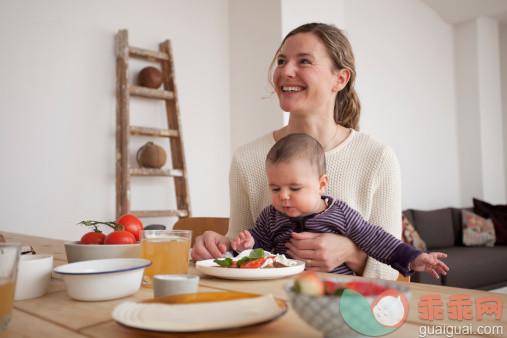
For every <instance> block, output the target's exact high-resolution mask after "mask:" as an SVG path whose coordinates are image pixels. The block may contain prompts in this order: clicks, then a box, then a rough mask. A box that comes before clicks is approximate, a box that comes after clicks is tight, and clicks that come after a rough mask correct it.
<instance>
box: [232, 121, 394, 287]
mask: <svg viewBox="0 0 507 338" xmlns="http://www.w3.org/2000/svg"><path fill="white" fill-rule="evenodd" d="M274 144H275V140H274V138H273V133H269V134H267V135H265V136H262V137H260V138H258V139H257V140H254V141H252V142H250V143H248V144H246V145H244V146H241V147H240V148H238V149H237V150H236V152H235V153H234V156H233V158H232V163H231V169H230V174H229V186H230V197H231V215H230V221H229V232H228V233H227V237H228V238H229V239H233V238H234V237H235V236H236V235H237V234H238V233H239V232H240V231H242V230H245V229H248V228H251V227H253V226H254V221H255V219H256V218H257V216H258V215H259V214H260V212H261V211H262V210H263V209H264V208H265V207H266V206H268V205H270V204H271V196H270V192H269V189H268V180H267V177H266V171H265V161H266V155H267V153H268V151H269V149H271V147H272V146H273V145H274ZM326 164H327V174H328V175H329V185H328V189H327V191H326V195H329V196H332V197H335V198H337V199H339V200H342V201H344V202H346V203H347V204H348V205H349V206H350V207H352V208H354V209H355V210H357V211H358V212H359V213H360V214H361V216H363V218H364V219H366V220H367V221H369V222H370V223H372V224H375V225H379V226H381V227H382V228H384V229H385V230H386V231H387V232H389V233H391V234H392V235H394V236H395V237H396V238H401V179H400V169H399V165H398V160H397V159H396V155H395V153H394V151H393V150H392V149H391V147H389V146H387V145H384V144H382V143H380V142H379V141H377V140H375V139H374V138H372V137H371V136H368V135H366V134H362V133H359V132H356V131H354V130H351V133H350V135H349V136H348V137H347V138H346V139H345V140H344V141H343V142H342V143H341V144H340V145H338V146H337V147H336V148H334V149H332V150H330V151H328V152H326ZM364 276H365V277H370V278H381V279H391V280H394V279H396V278H397V276H398V272H397V271H396V270H394V269H392V268H391V267H389V266H387V265H385V264H382V263H380V262H378V261H376V260H375V259H373V258H371V257H369V258H368V260H367V262H366V268H365V271H364Z"/></svg>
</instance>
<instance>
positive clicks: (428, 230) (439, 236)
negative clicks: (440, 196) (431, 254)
mask: <svg viewBox="0 0 507 338" xmlns="http://www.w3.org/2000/svg"><path fill="white" fill-rule="evenodd" d="M410 213H411V216H412V217H411V218H412V221H413V223H412V224H413V225H414V228H415V229H416V230H417V232H418V233H419V235H420V236H421V238H422V239H423V240H424V242H425V243H426V246H427V247H428V250H430V249H433V248H447V247H451V246H454V243H455V238H454V227H453V218H452V210H451V209H450V208H446V209H438V210H431V211H422V210H410Z"/></svg>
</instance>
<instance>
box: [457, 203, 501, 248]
mask: <svg viewBox="0 0 507 338" xmlns="http://www.w3.org/2000/svg"><path fill="white" fill-rule="evenodd" d="M461 214H462V217H463V244H464V245H466V246H494V245H495V239H496V237H495V226H494V225H493V221H492V220H491V218H488V219H486V218H483V217H481V216H479V215H477V214H474V213H473V212H471V211H468V210H462V211H461Z"/></svg>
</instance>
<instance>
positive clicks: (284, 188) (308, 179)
mask: <svg viewBox="0 0 507 338" xmlns="http://www.w3.org/2000/svg"><path fill="white" fill-rule="evenodd" d="M266 173H267V176H268V183H269V189H270V191H271V203H272V204H273V206H274V207H275V209H276V210H278V211H280V212H282V213H284V214H286V215H287V216H289V217H302V216H307V215H311V214H313V213H316V212H320V211H322V210H324V208H325V203H323V201H322V199H321V195H322V194H323V193H324V192H325V191H326V187H327V176H326V175H322V176H321V177H319V174H318V172H317V171H316V169H315V167H314V166H312V165H310V164H309V163H308V162H307V161H305V160H302V159H293V160H290V161H288V162H282V163H277V164H272V163H268V164H266Z"/></svg>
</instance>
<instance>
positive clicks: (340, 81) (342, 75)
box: [333, 68, 350, 92]
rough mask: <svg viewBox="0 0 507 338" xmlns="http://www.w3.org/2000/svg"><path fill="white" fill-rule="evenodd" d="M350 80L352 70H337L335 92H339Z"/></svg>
mask: <svg viewBox="0 0 507 338" xmlns="http://www.w3.org/2000/svg"><path fill="white" fill-rule="evenodd" d="M349 80H350V70H348V69H347V68H342V69H340V70H339V71H338V72H336V84H335V85H334V86H333V92H339V91H340V90H342V89H343V88H345V86H346V85H347V83H349Z"/></svg>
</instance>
